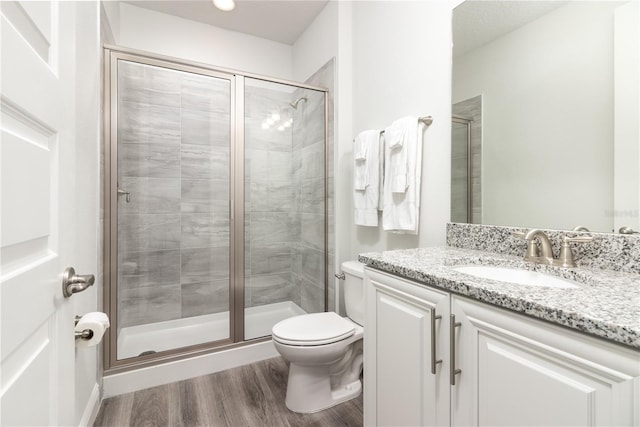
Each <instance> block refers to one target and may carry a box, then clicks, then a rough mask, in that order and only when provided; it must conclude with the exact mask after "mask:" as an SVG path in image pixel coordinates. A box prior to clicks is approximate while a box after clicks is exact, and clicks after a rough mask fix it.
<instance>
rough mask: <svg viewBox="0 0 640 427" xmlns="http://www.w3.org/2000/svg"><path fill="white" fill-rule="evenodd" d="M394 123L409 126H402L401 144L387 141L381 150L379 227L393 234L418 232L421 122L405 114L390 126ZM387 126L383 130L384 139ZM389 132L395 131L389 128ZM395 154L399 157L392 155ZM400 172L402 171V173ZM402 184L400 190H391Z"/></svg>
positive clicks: (422, 125)
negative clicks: (383, 163) (404, 130)
mask: <svg viewBox="0 0 640 427" xmlns="http://www.w3.org/2000/svg"><path fill="white" fill-rule="evenodd" d="M398 123H402V124H403V125H409V124H410V123H411V124H412V125H411V126H407V127H406V133H405V138H404V141H403V143H402V145H401V147H396V148H391V147H390V146H389V144H387V145H386V146H385V149H384V162H385V167H384V189H383V204H384V209H383V213H382V227H383V229H384V230H387V231H391V232H394V233H406V234H418V226H419V219H420V181H421V174H422V134H423V132H424V124H422V123H419V122H418V119H417V118H416V117H405V118H403V119H400V120H397V121H396V122H394V123H393V124H392V125H391V126H390V128H392V127H394V125H396V124H398ZM388 129H389V128H387V129H385V138H386V134H387V132H388ZM393 132H395V130H393V129H392V133H393ZM399 149H400V151H398V150H399ZM397 155H400V156H398V157H394V156H397ZM403 159H404V160H403ZM403 162H404V164H403ZM403 171H406V172H405V173H404V175H403V173H402V172H403ZM402 187H404V191H395V190H399V189H400V188H402Z"/></svg>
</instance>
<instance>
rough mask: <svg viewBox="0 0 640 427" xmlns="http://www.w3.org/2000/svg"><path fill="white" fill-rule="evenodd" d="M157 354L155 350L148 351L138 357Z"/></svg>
mask: <svg viewBox="0 0 640 427" xmlns="http://www.w3.org/2000/svg"><path fill="white" fill-rule="evenodd" d="M155 353H156V351H155V350H147V351H143V352H142V353H140V354H139V355H138V357H140V356H148V355H150V354H155Z"/></svg>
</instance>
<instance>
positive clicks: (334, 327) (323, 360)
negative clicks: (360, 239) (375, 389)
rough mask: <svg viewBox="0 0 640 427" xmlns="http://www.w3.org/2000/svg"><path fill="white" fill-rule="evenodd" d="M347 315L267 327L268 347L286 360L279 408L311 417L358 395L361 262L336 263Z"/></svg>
mask: <svg viewBox="0 0 640 427" xmlns="http://www.w3.org/2000/svg"><path fill="white" fill-rule="evenodd" d="M342 271H343V273H344V274H345V281H344V285H343V286H344V294H345V308H346V311H347V316H348V317H341V316H339V315H338V314H336V313H334V312H326V313H312V314H304V315H301V316H295V317H290V318H288V319H285V320H283V321H281V322H279V323H277V324H276V325H275V326H274V327H273V329H272V337H273V344H274V346H275V348H276V350H277V351H278V352H279V353H280V355H281V356H282V357H283V358H284V359H286V360H288V361H289V362H290V364H289V378H288V381H287V395H286V398H285V404H286V405H287V408H289V409H290V410H292V411H294V412H300V413H313V412H318V411H321V410H323V409H327V408H330V407H332V406H335V405H337V404H339V403H342V402H345V401H347V400H349V399H353V398H354V397H358V396H359V395H360V393H361V391H362V383H361V382H360V374H361V373H362V337H363V335H364V328H363V323H364V295H363V290H364V289H363V282H362V280H363V279H362V276H363V273H364V264H361V263H359V262H356V261H348V262H345V263H343V264H342Z"/></svg>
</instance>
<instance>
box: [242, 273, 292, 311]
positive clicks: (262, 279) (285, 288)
mask: <svg viewBox="0 0 640 427" xmlns="http://www.w3.org/2000/svg"><path fill="white" fill-rule="evenodd" d="M245 287H247V288H249V289H250V291H251V292H250V295H251V296H250V300H247V297H246V296H245V304H246V306H247V307H255V306H259V305H264V304H272V303H275V302H282V301H289V298H290V296H289V295H290V293H291V287H292V284H291V280H290V274H289V273H284V274H265V275H257V276H251V277H248V278H246V279H245Z"/></svg>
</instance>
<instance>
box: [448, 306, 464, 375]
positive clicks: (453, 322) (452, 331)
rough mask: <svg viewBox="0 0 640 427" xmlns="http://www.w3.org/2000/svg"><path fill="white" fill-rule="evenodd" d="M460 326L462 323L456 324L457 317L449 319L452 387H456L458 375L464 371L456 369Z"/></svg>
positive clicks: (452, 316) (453, 315) (453, 316)
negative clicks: (457, 329) (457, 338)
mask: <svg viewBox="0 0 640 427" xmlns="http://www.w3.org/2000/svg"><path fill="white" fill-rule="evenodd" d="M460 326H462V323H461V322H456V315H455V314H452V315H451V317H450V318H449V354H450V357H451V360H450V362H449V363H450V369H451V371H450V373H449V382H450V383H451V385H456V375H458V374H460V373H462V369H456V328H459V327H460Z"/></svg>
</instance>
